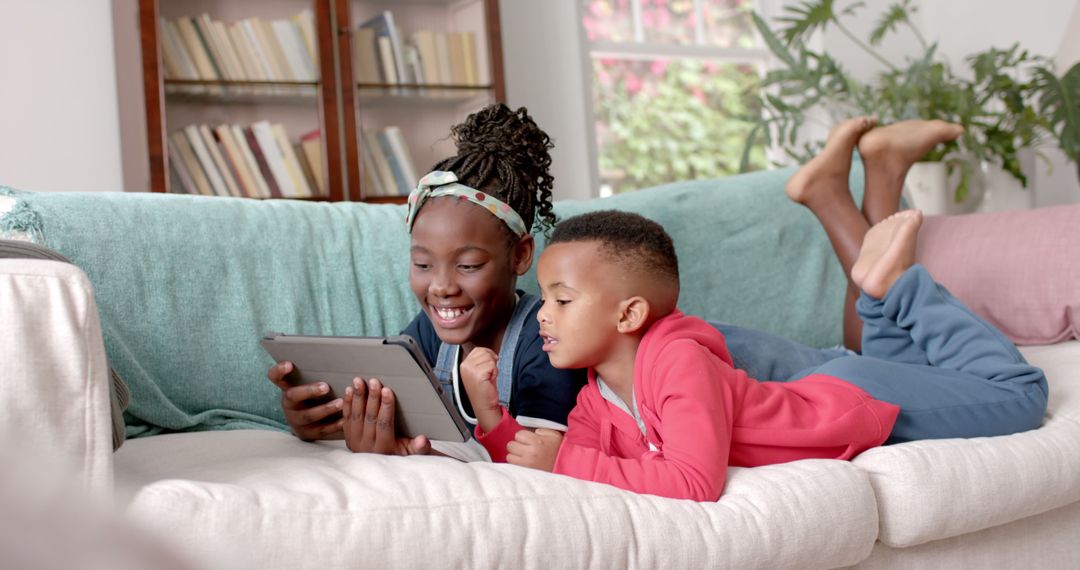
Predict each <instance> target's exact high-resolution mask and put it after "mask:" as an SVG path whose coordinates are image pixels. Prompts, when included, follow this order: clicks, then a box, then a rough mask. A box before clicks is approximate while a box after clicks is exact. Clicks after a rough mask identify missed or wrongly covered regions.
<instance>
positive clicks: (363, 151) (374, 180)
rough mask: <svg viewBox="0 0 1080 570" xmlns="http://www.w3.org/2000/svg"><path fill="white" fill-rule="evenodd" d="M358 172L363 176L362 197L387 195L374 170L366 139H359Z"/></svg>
mask: <svg viewBox="0 0 1080 570" xmlns="http://www.w3.org/2000/svg"><path fill="white" fill-rule="evenodd" d="M360 174H361V176H362V177H363V182H362V184H363V187H362V188H363V193H364V197H370V196H386V195H387V192H386V189H385V188H383V185H382V179H381V178H380V177H379V173H378V171H377V170H376V166H375V159H374V158H373V157H372V156H371V148H370V145H368V144H367V142H366V141H361V144H360Z"/></svg>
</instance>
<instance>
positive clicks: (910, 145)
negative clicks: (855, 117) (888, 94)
mask: <svg viewBox="0 0 1080 570" xmlns="http://www.w3.org/2000/svg"><path fill="white" fill-rule="evenodd" d="M962 134H964V127H962V126H960V125H957V124H955V123H947V122H945V121H940V120H936V119H935V120H933V121H900V122H899V123H893V124H891V125H887V126H884V127H878V128H876V129H874V130H872V131H870V132H869V133H866V135H865V136H863V137H862V138H861V139H859V155H860V156H862V159H863V162H864V163H866V168H867V169H868V170H869V169H872V168H880V169H882V170H884V171H885V173H887V174H890V175H893V176H899V177H900V178H903V177H904V175H906V174H907V171H908V169H909V168H911V165H912V164H915V162H917V161H918V160H919V159H921V158H922V157H924V156H926V153H928V152H930V149H932V148H934V147H935V146H936V145H937V144H938V143H943V142H949V141H953V140H956V139H957V138H959V137H960V135H962Z"/></svg>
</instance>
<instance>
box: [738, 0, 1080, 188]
mask: <svg viewBox="0 0 1080 570" xmlns="http://www.w3.org/2000/svg"><path fill="white" fill-rule="evenodd" d="M863 7H864V6H863V4H862V3H861V2H858V3H855V4H852V5H850V6H848V7H847V8H844V9H842V10H839V11H838V9H837V7H836V5H835V2H834V0H807V1H805V2H802V3H801V4H798V5H795V6H789V7H788V8H786V9H785V15H783V16H782V17H780V18H777V21H778V22H779V24H780V25H779V26H778V28H777V30H776V31H775V32H774V31H773V30H772V29H771V28H770V27H769V25H768V24H767V23H766V22H765V21H764V20H763V19H762V18H761V17H760V16H757V15H756V14H755V15H754V23H755V26H756V27H757V29H758V31H759V32H760V34H761V37H762V38H763V39H764V41H765V44H766V45H767V46H768V48H769V50H770V51H771V52H772V53H773V54H774V55H775V56H776V57H777V58H778V59H779V61H780V63H781V67H779V68H778V69H773V70H771V71H769V72H768V73H767V74H766V76H765V78H764V79H763V82H762V85H761V95H760V96H761V105H762V108H763V109H762V113H761V115H760V116H759V117H754V118H752V119H751V120H752V121H753V122H754V123H755V125H754V128H753V130H752V132H751V133H750V134H749V136H748V137H747V141H746V151H747V153H749V149H750V148H751V147H754V146H756V145H757V144H759V143H760V142H762V141H764V142H765V144H766V145H772V144H774V143H775V144H777V145H778V146H781V147H783V148H784V151H785V153H786V154H787V155H788V156H789V157H791V158H793V159H795V160H798V161H799V162H804V161H806V160H808V159H809V158H810V157H812V156H813V155H814V154H816V153H817V152H818V151H819V150H820V149H821V147H822V146H823V144H824V140H823V139H822V140H809V141H805V140H803V138H802V137H805V133H804V132H803V127H804V125H805V124H806V122H807V120H808V115H809V113H810V112H811V111H816V110H820V109H822V108H824V109H825V110H826V111H827V112H829V114H830V115H832V118H833V119H834V120H839V119H840V118H842V117H845V116H854V115H873V116H876V117H878V120H879V122H880V123H881V124H887V123H891V122H895V121H901V120H906V119H916V118H918V119H943V120H946V121H950V122H954V123H959V124H961V125H963V126H964V128H965V131H964V134H963V136H961V138H959V139H957V140H956V141H954V142H951V143H948V144H945V145H941V146H940V147H939V148H937V149H935V150H934V151H932V152H931V153H930V155H928V156H927V157H926V158H925V159H924V160H926V161H931V162H938V163H941V164H943V165H944V167H943V169H942V172H944V171H945V170H948V171H956V174H958V176H956V177H955V178H956V179H957V182H956V184H955V188H954V189H953V197H954V199H955V200H956V201H958V202H959V201H962V200H964V199H965V198H966V197H967V195H968V193H969V191H970V190H971V184H972V181H973V179H974V178H975V177H976V175H977V171H978V166H979V165H980V164H982V163H988V164H994V165H997V166H999V167H1001V168H1002V169H1004V170H1005V171H1006V172H1008V173H1009V174H1011V175H1012V176H1013V177H1015V178H1016V179H1017V180H1019V181H1020V183H1021V184H1022V185H1024V186H1026V185H1027V178H1026V176H1025V175H1024V172H1023V171H1022V169H1021V167H1020V160H1019V159H1018V157H1017V151H1018V150H1019V149H1021V148H1024V147H1031V146H1036V145H1038V144H1040V143H1041V142H1042V141H1043V140H1044V139H1045V138H1046V137H1047V136H1048V134H1049V132H1050V131H1049V129H1048V126H1049V122H1048V121H1047V120H1046V119H1045V118H1044V117H1043V116H1042V115H1041V114H1040V113H1037V112H1036V111H1035V109H1034V108H1033V105H1032V104H1031V103H1032V102H1033V101H1034V98H1035V94H1036V92H1037V91H1038V89H1039V87H1040V86H1043V87H1044V91H1043V92H1044V93H1048V95H1047V96H1046V97H1047V104H1048V105H1055V104H1058V103H1057V101H1058V99H1054V97H1055V96H1056V95H1049V93H1055V94H1057V93H1058V92H1057V91H1055V88H1054V87H1053V86H1052V85H1051V83H1050V82H1049V81H1048V78H1047V77H1042V76H1041V75H1040V74H1038V73H1037V70H1040V69H1046V66H1047V65H1048V61H1047V60H1045V59H1044V58H1041V57H1039V56H1034V55H1031V54H1029V53H1028V52H1027V51H1026V50H1022V49H1020V48H1019V46H1017V45H1013V46H1012V47H1010V48H1008V49H996V48H991V49H988V50H985V51H982V52H979V53H975V54H973V55H971V56H969V57H968V58H966V60H965V63H966V64H967V65H968V66H969V67H970V69H969V71H970V73H969V74H964V76H961V75H960V74H958V73H956V72H954V70H953V69H952V67H951V66H950V65H949V63H948V62H947V61H946V60H945V59H944V58H942V57H940V56H939V54H938V51H937V44H936V43H935V42H930V41H927V40H926V39H925V38H924V37H923V35H922V33H921V32H920V31H919V29H918V27H917V26H915V25H914V23H913V21H912V15H913V14H914V13H915V12H916V10H917V7H916V6H915V5H914V3H913V0H901V1H900V2H897V3H895V4H893V5H891V6H889V8H888V9H887V10H886V11H885V12H884V13H883V14H882V15H881V16H880V17H879V19H878V20H877V23H876V25H875V26H874V28H873V30H872V31H871V33H870V35H869V37H868V38H866V39H865V41H864V40H863V39H861V38H859V37H856V36H855V35H854V34H853V33H852V32H851V31H850V30H849V29H848V28H847V27H846V26H845V24H844V20H845V19H846V18H848V17H850V16H852V15H854V14H855V13H856V12H857V11H858V10H860V9H862V8H863ZM829 27H834V28H836V29H837V30H838V31H840V32H841V33H843V34H844V35H846V36H847V37H848V38H850V39H851V40H852V41H853V42H854V43H855V45H857V46H858V47H859V48H860V49H862V50H864V51H866V52H867V53H869V54H870V55H871V56H872V57H874V59H876V60H877V61H878V62H880V63H881V65H882V68H883V70H882V71H881V72H880V73H879V74H878V75H877V76H876V77H874V78H873V79H872V80H871V81H869V82H864V81H860V80H858V79H856V78H855V77H853V76H852V75H851V74H850V73H848V72H847V71H846V70H845V69H844V68H843V67H842V66H841V65H840V64H839V63H838V62H837V61H836V60H835V59H833V57H831V56H830V55H829V54H828V53H825V52H824V51H815V50H813V49H810V48H809V47H808V46H807V39H808V38H809V37H810V36H811V34H813V33H814V32H815V31H818V30H824V29H826V28H829ZM901 27H906V28H908V29H909V30H911V32H912V34H913V35H914V36H915V38H916V41H917V42H918V43H919V45H920V49H921V54H920V55H919V56H917V57H913V58H909V59H907V60H906V61H905V62H903V63H902V64H901V63H896V62H892V61H889V60H888V59H887V58H885V57H884V56H883V55H882V54H881V53H879V51H878V50H877V49H875V48H876V46H879V45H880V44H881V43H882V41H883V40H884V39H886V38H887V37H888V36H889V35H890V34H893V33H895V32H896V31H897V30H899V29H900V28H901ZM1051 75H1052V74H1051ZM1040 77H1041V79H1040ZM1068 105H1069V102H1068V101H1067V100H1064V101H1063V102H1061V103H1060V108H1061V109H1062V113H1064V114H1065V115H1066V116H1068V115H1069V114H1070V112H1074V111H1075V104H1074V103H1073V106H1072V108H1071V109H1070V108H1069V107H1068ZM1055 108H1059V107H1055ZM747 156H749V154H747Z"/></svg>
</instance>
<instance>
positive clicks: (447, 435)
mask: <svg viewBox="0 0 1080 570" xmlns="http://www.w3.org/2000/svg"><path fill="white" fill-rule="evenodd" d="M261 344H262V347H263V348H264V349H266V352H268V353H270V356H271V357H272V358H273V359H274V361H276V362H281V361H283V360H288V361H289V362H292V363H293V367H294V368H293V372H292V373H291V374H289V376H288V377H287V380H288V381H290V382H292V383H295V384H313V383H315V382H326V383H327V384H328V385H329V386H330V390H331V396H330V397H328V398H327V401H329V400H330V399H333V398H339V397H344V396H345V389H346V388H348V387H350V386H352V381H353V378H356V377H357V376H359V377H360V378H363V379H364V380H368V379H371V378H377V379H378V380H379V381H380V382H382V384H383V385H384V386H387V387H389V388H390V389H392V390H393V391H394V395H395V396H396V397H397V404H396V410H395V411H396V412H397V413H396V414H395V418H396V420H397V432H398V433H397V435H399V436H405V437H416V436H418V435H425V436H427V437H428V438H429V439H437V440H441V441H453V442H459V443H460V442H464V441H467V440H468V439H469V437H470V435H471V434H470V430H469V426H468V424H466V423H465V420H464V419H462V417H461V415H460V414H459V413H458V411H457V409H455V407H454V405H453V402H452V401H451V399H450V395H449V394H446V393H445V391H444V390H443V387H442V384H440V383H439V381H438V380H436V379H435V375H434V374H433V373H432V372H431V367H430V366H429V365H428V363H427V359H426V358H424V354H423V352H421V351H420V347H419V346H417V344H416V342H415V341H414V340H413V339H412V337H409V336H405V335H401V336H391V337H346V336H301V335H286V334H281V333H271V334H268V335H266V336H265V337H263V339H262V342H261Z"/></svg>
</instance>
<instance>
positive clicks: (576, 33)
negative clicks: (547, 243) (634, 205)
mask: <svg viewBox="0 0 1080 570" xmlns="http://www.w3.org/2000/svg"><path fill="white" fill-rule="evenodd" d="M499 12H500V17H501V20H502V42H503V54H504V59H503V65H504V69H505V73H506V99H507V104H509V105H510V106H512V107H518V106H525V107H528V109H529V114H530V115H532V116H533V118H535V119H536V123H537V124H538V125H540V128H542V129H544V130H545V131H547V133H548V134H549V135H550V136H551V138H552V139H553V141H554V143H555V148H554V149H553V151H552V153H551V157H552V158H551V160H552V165H551V171H552V175H553V176H554V177H555V190H554V195H555V199H556V200H567V199H585V198H590V197H592V196H594V192H595V191H594V190H593V189H594V188H596V174H595V172H596V149H595V147H594V143H593V138H592V136H591V133H592V128H591V125H590V124H589V121H588V111H587V107H586V99H585V96H586V94H587V93H589V91H588V90H587V87H586V83H585V81H586V75H585V74H586V70H585V69H584V67H585V65H584V64H585V61H586V58H585V57H584V56H583V55H582V54H583V52H582V50H583V49H584V47H583V46H582V38H581V35H582V33H581V30H580V28H581V23H580V20H579V19H578V7H577V0H543V1H540V0H501V1H500V2H499Z"/></svg>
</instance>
